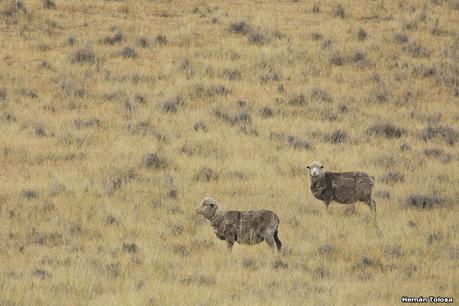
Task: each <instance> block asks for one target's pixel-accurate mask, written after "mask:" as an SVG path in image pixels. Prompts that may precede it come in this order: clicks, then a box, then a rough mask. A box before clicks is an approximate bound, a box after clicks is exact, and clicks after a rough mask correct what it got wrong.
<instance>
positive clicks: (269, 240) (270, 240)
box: [263, 234, 277, 250]
mask: <svg viewBox="0 0 459 306" xmlns="http://www.w3.org/2000/svg"><path fill="white" fill-rule="evenodd" d="M263 238H264V240H265V241H266V243H267V244H268V245H269V247H270V248H271V249H273V250H274V249H275V248H276V247H277V244H276V239H274V235H273V234H271V235H266V236H264V237H263Z"/></svg>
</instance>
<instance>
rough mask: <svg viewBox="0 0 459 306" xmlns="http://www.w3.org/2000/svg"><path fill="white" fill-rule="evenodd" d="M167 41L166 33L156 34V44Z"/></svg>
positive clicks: (163, 43)
mask: <svg viewBox="0 0 459 306" xmlns="http://www.w3.org/2000/svg"><path fill="white" fill-rule="evenodd" d="M167 42H168V40H167V37H166V35H162V34H160V35H156V37H155V43H156V44H158V45H166V44H167Z"/></svg>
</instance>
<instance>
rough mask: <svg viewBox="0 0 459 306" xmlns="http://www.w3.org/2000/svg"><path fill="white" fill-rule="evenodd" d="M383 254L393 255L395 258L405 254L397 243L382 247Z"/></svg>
mask: <svg viewBox="0 0 459 306" xmlns="http://www.w3.org/2000/svg"><path fill="white" fill-rule="evenodd" d="M384 255H386V256H390V257H395V258H400V257H403V256H404V255H405V254H404V252H403V250H402V248H401V247H400V246H398V245H386V246H385V247H384Z"/></svg>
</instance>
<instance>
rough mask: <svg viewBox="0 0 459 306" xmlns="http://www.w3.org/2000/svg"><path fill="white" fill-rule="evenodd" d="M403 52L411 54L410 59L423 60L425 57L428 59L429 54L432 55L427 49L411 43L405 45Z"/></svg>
mask: <svg viewBox="0 0 459 306" xmlns="http://www.w3.org/2000/svg"><path fill="white" fill-rule="evenodd" d="M403 50H404V51H406V52H408V53H409V54H411V56H412V57H422V58H425V57H429V56H430V54H432V51H430V50H429V49H427V48H426V47H424V46H422V45H420V44H419V43H417V42H411V43H409V44H407V45H406V46H405V47H404V49H403Z"/></svg>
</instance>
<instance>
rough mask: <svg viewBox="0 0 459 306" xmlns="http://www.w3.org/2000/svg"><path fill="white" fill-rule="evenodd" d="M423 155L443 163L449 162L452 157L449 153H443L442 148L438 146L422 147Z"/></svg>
mask: <svg viewBox="0 0 459 306" xmlns="http://www.w3.org/2000/svg"><path fill="white" fill-rule="evenodd" d="M424 155H425V156H427V157H433V158H436V159H438V160H440V161H441V162H442V163H444V164H447V163H449V162H450V161H451V159H452V156H451V154H448V153H445V152H444V151H443V150H442V149H438V148H432V149H424Z"/></svg>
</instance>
